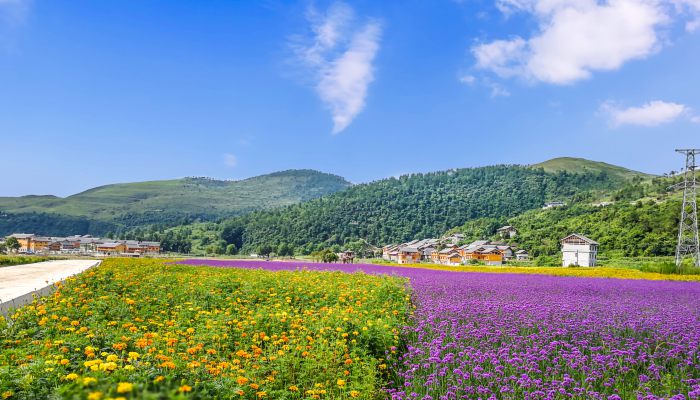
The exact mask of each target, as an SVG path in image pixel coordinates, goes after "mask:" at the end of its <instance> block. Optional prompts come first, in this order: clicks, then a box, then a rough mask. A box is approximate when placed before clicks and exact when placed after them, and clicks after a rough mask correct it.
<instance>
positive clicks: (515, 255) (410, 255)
mask: <svg viewBox="0 0 700 400" xmlns="http://www.w3.org/2000/svg"><path fill="white" fill-rule="evenodd" d="M555 207H556V206H555ZM496 232H497V234H498V236H499V237H500V239H501V240H497V241H491V240H477V241H473V242H471V243H463V242H464V240H465V237H464V235H462V234H458V233H457V234H452V235H449V236H447V237H444V238H442V239H422V240H413V241H410V242H407V243H401V244H394V245H388V246H384V247H383V248H382V258H383V259H384V260H387V261H392V262H396V263H398V264H417V263H421V262H427V263H433V264H442V265H450V266H459V265H467V264H484V265H503V264H504V263H506V262H509V261H528V260H530V254H529V252H528V251H527V250H525V249H519V248H517V247H515V246H512V245H510V244H508V242H507V241H508V240H510V239H513V238H515V237H516V236H517V234H518V231H517V229H515V227H513V226H510V225H506V226H503V227H501V228H499V229H498V230H497V231H496ZM560 243H561V246H562V266H564V267H569V266H580V267H593V266H595V265H596V261H597V255H598V243H597V242H596V241H594V240H592V239H589V238H587V237H585V236H583V235H580V234H576V233H574V234H571V235H568V236H566V237H565V238H563V239H561V240H560Z"/></svg>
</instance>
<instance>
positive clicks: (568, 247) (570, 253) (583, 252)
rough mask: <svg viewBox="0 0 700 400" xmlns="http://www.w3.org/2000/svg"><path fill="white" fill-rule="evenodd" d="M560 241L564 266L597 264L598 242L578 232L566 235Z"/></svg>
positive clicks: (591, 265) (590, 265)
mask: <svg viewBox="0 0 700 400" xmlns="http://www.w3.org/2000/svg"><path fill="white" fill-rule="evenodd" d="M560 242H561V252H562V265H563V266H565V267H568V266H578V267H593V266H595V263H596V258H597V257H598V242H596V241H594V240H591V239H589V238H587V237H585V236H583V235H579V234H577V233H574V234H571V235H569V236H567V237H565V238H564V239H562V240H561V241H560Z"/></svg>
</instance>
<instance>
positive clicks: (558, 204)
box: [542, 201, 566, 210]
mask: <svg viewBox="0 0 700 400" xmlns="http://www.w3.org/2000/svg"><path fill="white" fill-rule="evenodd" d="M565 205H566V203H564V202H563V201H550V202H549V203H544V206H542V209H543V210H548V209H550V208H557V207H564V206H565Z"/></svg>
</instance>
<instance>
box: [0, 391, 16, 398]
mask: <svg viewBox="0 0 700 400" xmlns="http://www.w3.org/2000/svg"><path fill="white" fill-rule="evenodd" d="M13 394H14V393H12V392H10V391H9V390H8V391H6V392H2V398H3V399H9V398H10V397H12V395H13Z"/></svg>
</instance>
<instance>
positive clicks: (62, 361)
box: [61, 358, 70, 365]
mask: <svg viewBox="0 0 700 400" xmlns="http://www.w3.org/2000/svg"><path fill="white" fill-rule="evenodd" d="M68 363H70V361H68V360H67V359H65V358H64V359H63V360H61V365H68Z"/></svg>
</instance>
